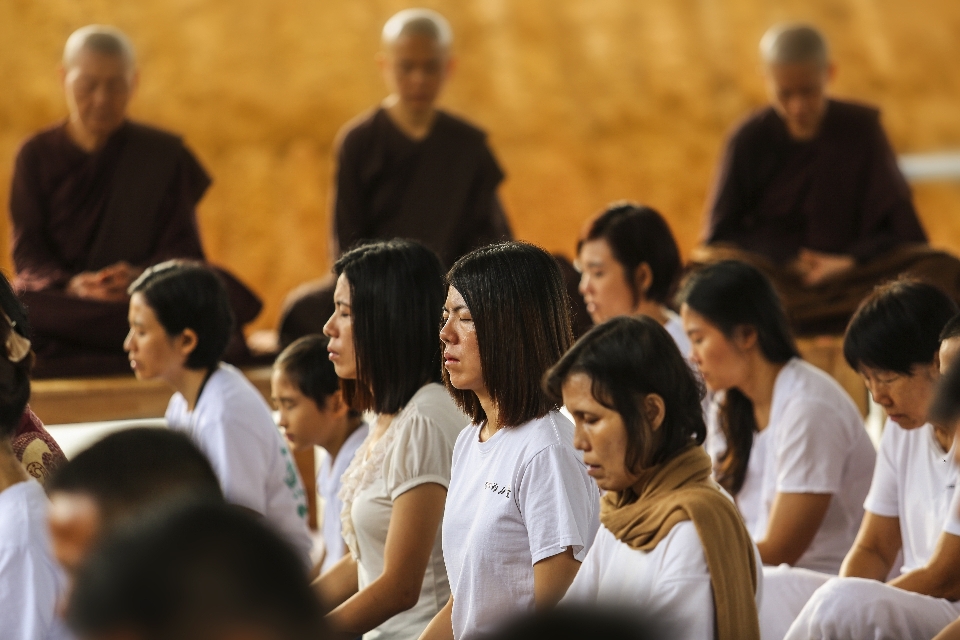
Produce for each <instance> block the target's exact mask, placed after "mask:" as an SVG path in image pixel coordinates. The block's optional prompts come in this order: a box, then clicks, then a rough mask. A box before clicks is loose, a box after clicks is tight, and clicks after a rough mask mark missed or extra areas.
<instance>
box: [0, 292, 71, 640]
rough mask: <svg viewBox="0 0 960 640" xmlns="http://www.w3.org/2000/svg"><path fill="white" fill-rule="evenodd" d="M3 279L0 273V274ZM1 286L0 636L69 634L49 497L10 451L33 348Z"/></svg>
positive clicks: (21, 316)
mask: <svg viewBox="0 0 960 640" xmlns="http://www.w3.org/2000/svg"><path fill="white" fill-rule="evenodd" d="M0 279H3V276H0ZM3 285H6V286H0V309H2V314H0V599H2V602H3V609H4V613H3V614H2V615H0V619H2V623H0V636H2V637H3V638H4V639H6V638H10V640H46V639H48V638H49V639H52V638H67V637H69V635H68V633H67V632H66V629H65V627H64V626H63V625H62V624H61V622H60V620H59V618H58V616H57V613H56V610H57V599H58V598H59V597H60V595H61V592H62V590H63V588H64V576H63V573H62V570H61V569H60V567H58V566H57V563H56V560H55V559H54V557H53V554H52V552H51V548H50V535H49V533H48V530H47V511H48V507H49V503H48V502H47V496H46V494H45V493H44V492H43V487H42V486H40V483H39V482H37V481H36V480H34V479H33V478H31V477H30V474H29V473H27V470H26V469H25V468H24V466H23V465H22V464H21V462H20V460H19V459H18V457H17V455H16V453H14V446H13V441H14V437H15V434H16V432H17V427H18V425H19V424H20V421H21V418H22V416H23V415H24V411H25V409H26V407H27V400H28V399H29V398H30V369H31V367H32V366H33V351H31V349H30V341H29V340H28V339H27V337H26V326H27V324H26V312H25V311H24V309H23V306H22V305H21V304H20V303H19V301H18V300H17V298H16V296H15V295H14V294H13V291H12V290H11V289H10V286H9V284H7V282H6V280H5V279H3Z"/></svg>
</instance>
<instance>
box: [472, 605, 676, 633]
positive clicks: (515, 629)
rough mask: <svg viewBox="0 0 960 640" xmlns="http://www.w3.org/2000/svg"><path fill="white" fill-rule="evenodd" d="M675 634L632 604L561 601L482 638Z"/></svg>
mask: <svg viewBox="0 0 960 640" xmlns="http://www.w3.org/2000/svg"><path fill="white" fill-rule="evenodd" d="M675 637H676V635H675V634H674V633H671V630H670V629H669V627H668V626H667V625H665V624H664V623H663V621H662V620H652V619H650V618H649V617H647V616H645V615H644V614H643V613H642V612H638V611H637V610H636V609H635V608H626V607H611V606H609V605H599V604H582V603H578V604H566V603H565V604H562V605H560V606H558V607H554V608H552V609H545V610H543V611H536V612H531V613H527V614H523V615H521V616H519V617H517V618H516V619H514V620H512V621H509V622H508V623H507V624H505V625H504V626H503V628H502V629H500V630H499V631H496V632H494V633H491V634H489V635H485V636H483V638H484V640H583V639H587V640H593V639H596V638H602V639H603V640H665V639H666V638H675Z"/></svg>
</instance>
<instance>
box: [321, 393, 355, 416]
mask: <svg viewBox="0 0 960 640" xmlns="http://www.w3.org/2000/svg"><path fill="white" fill-rule="evenodd" d="M323 408H324V410H325V411H328V412H329V413H330V414H331V415H333V417H334V418H343V417H344V416H346V415H347V414H348V413H350V405H349V404H347V401H346V400H345V399H344V397H343V392H342V391H340V390H339V389H337V390H336V391H334V392H333V393H331V394H330V395H329V396H327V399H326V400H325V401H324V403H323Z"/></svg>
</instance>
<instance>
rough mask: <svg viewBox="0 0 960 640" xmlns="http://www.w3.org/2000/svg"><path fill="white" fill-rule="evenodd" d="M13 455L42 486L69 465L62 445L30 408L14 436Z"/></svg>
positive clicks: (21, 418) (21, 419)
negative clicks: (65, 465) (64, 466)
mask: <svg viewBox="0 0 960 640" xmlns="http://www.w3.org/2000/svg"><path fill="white" fill-rule="evenodd" d="M13 453H14V454H15V455H16V456H17V460H19V461H20V463H21V464H22V465H23V467H24V468H25V469H26V470H27V472H28V473H29V474H30V475H31V476H33V477H34V478H36V479H37V481H39V482H40V483H41V484H43V483H45V482H46V480H47V478H49V477H50V476H51V475H53V474H54V473H55V472H56V471H57V469H59V468H60V467H61V466H63V465H64V464H66V463H67V457H66V456H65V455H63V450H62V449H61V448H60V445H58V444H57V441H56V440H54V439H53V436H51V435H50V432H49V431H47V430H46V429H45V428H44V426H43V422H41V421H40V418H38V417H37V415H36V414H35V413H34V412H33V411H31V410H30V407H29V406H28V407H27V408H26V409H24V411H23V415H22V416H20V424H19V425H17V430H16V432H15V433H14V434H13Z"/></svg>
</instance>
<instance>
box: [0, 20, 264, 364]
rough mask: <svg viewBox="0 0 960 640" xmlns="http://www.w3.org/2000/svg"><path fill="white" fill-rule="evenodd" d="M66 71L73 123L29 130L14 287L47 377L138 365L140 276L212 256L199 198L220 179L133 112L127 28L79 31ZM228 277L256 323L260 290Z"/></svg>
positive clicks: (237, 301)
mask: <svg viewBox="0 0 960 640" xmlns="http://www.w3.org/2000/svg"><path fill="white" fill-rule="evenodd" d="M60 79H61V82H62V84H63V90H64V94H65V97H66V102H67V108H68V111H69V116H68V118H67V120H66V122H62V123H60V124H57V125H55V126H53V127H51V128H49V129H47V130H45V131H42V132H40V133H38V134H37V135H35V136H34V137H32V138H31V139H30V140H28V141H27V142H26V143H25V144H24V145H23V147H22V148H21V149H20V152H19V154H18V155H17V159H16V164H15V168H14V175H13V184H12V187H11V193H10V217H11V221H12V226H13V261H14V266H15V268H16V272H17V277H16V283H15V286H16V287H17V289H18V290H20V292H21V295H22V299H23V301H24V303H25V304H26V305H27V306H28V307H29V308H30V316H31V321H32V323H33V329H34V336H33V337H34V344H35V345H36V352H37V358H38V363H37V370H36V371H37V374H38V375H40V376H50V375H86V374H105V373H118V372H122V371H126V370H128V365H127V358H126V355H125V354H124V352H123V339H124V336H125V335H126V333H127V322H126V314H127V299H128V298H127V293H126V291H127V287H128V286H129V285H130V283H131V282H133V280H134V279H136V277H137V276H138V275H140V273H141V272H142V271H143V270H144V269H145V268H146V267H148V266H151V265H153V264H156V263H158V262H162V261H164V260H167V259H170V258H188V259H194V260H203V259H204V253H203V247H202V245H201V242H200V236H199V230H198V228H197V220H196V213H195V206H196V204H197V202H199V200H200V198H201V197H202V196H203V194H204V192H205V191H206V190H207V187H209V186H210V178H209V177H208V176H207V173H206V172H205V171H204V170H203V167H201V166H200V164H199V162H197V159H196V158H195V157H194V156H193V154H192V153H190V151H189V150H188V149H187V148H186V147H185V146H184V144H183V142H182V141H181V140H180V138H179V137H178V136H176V135H173V134H170V133H167V132H165V131H161V130H159V129H155V128H153V127H148V126H146V125H143V124H138V123H134V122H131V121H130V120H129V119H128V117H127V106H128V105H129V103H130V99H131V98H132V97H133V94H134V92H135V90H136V87H137V79H138V71H137V65H136V56H135V53H134V50H133V46H132V45H131V43H130V40H129V39H128V38H127V36H126V35H124V34H123V33H122V32H121V31H119V30H118V29H115V28H113V27H108V26H102V25H90V26H87V27H83V28H82V29H79V30H77V31H75V32H74V33H73V34H72V35H71V36H70V38H69V39H68V40H67V43H66V46H65V47H64V51H63V61H62V65H61V67H60ZM222 275H223V276H224V279H225V280H227V281H228V287H229V288H230V289H231V294H232V298H233V301H234V305H235V311H236V312H237V317H238V319H240V320H242V321H243V322H249V321H250V320H252V319H253V317H255V316H256V314H257V313H259V310H260V302H259V300H258V299H257V298H256V296H255V295H254V294H252V293H251V292H250V291H249V290H247V289H246V288H245V287H244V286H243V285H242V284H240V283H239V282H237V281H236V280H234V279H232V278H231V277H230V276H229V275H228V274H226V273H222ZM240 347H241V348H240V349H239V351H243V345H242V341H241V344H240Z"/></svg>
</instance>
